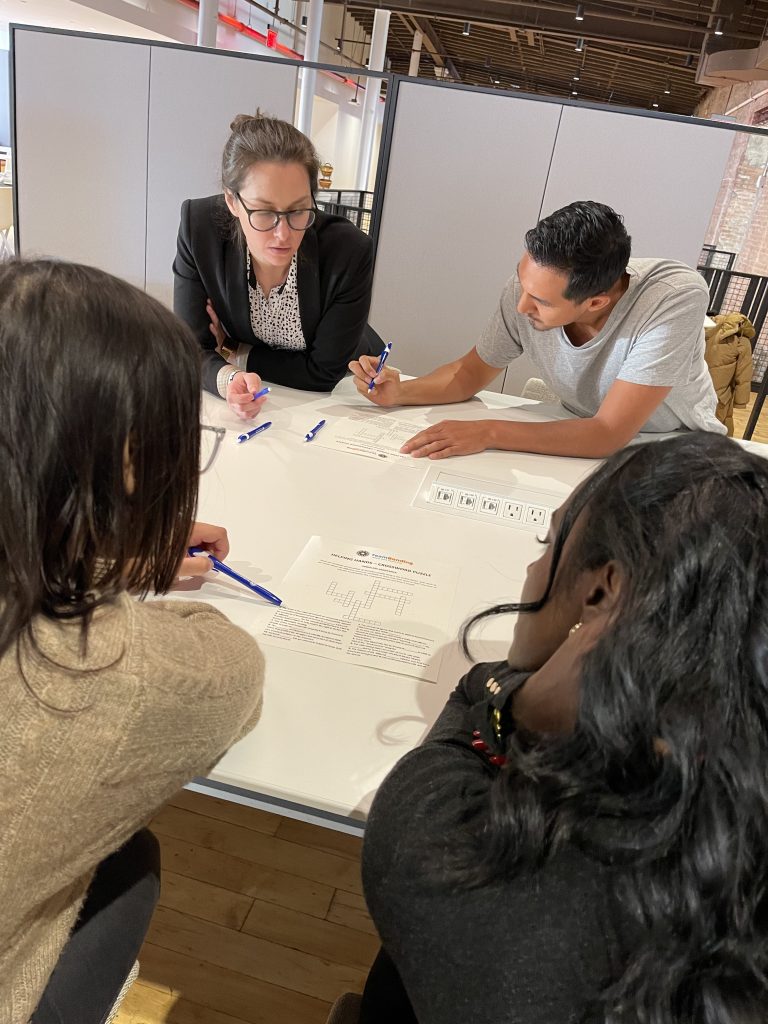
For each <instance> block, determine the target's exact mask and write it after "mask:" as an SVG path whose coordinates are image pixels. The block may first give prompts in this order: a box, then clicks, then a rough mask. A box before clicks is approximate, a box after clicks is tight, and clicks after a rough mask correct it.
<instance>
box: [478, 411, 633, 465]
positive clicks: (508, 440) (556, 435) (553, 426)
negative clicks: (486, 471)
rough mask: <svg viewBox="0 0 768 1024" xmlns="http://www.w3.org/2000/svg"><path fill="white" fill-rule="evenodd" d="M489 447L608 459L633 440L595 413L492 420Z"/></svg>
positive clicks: (537, 453)
mask: <svg viewBox="0 0 768 1024" xmlns="http://www.w3.org/2000/svg"><path fill="white" fill-rule="evenodd" d="M488 423H489V431H490V443H489V444H488V447H489V448H500V449H502V450H503V451H512V452H531V453H533V454H534V455H566V456H574V457H576V458H582V459H605V458H607V457H608V456H609V455H612V454H613V453H614V452H615V451H618V450H619V448H623V447H624V445H625V444H627V443H628V442H629V441H631V440H632V436H634V435H630V436H626V431H624V432H621V431H620V430H612V429H611V428H610V427H608V426H607V425H606V424H605V423H602V422H601V421H600V420H598V419H597V418H596V417H590V418H589V419H576V420H556V421H554V422H551V423H515V422H510V421H509V420H489V421H488Z"/></svg>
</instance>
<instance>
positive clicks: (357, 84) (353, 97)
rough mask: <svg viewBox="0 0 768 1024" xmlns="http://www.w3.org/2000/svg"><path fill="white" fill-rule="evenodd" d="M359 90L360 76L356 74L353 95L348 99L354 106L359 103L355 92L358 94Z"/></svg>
mask: <svg viewBox="0 0 768 1024" xmlns="http://www.w3.org/2000/svg"><path fill="white" fill-rule="evenodd" d="M359 91H360V76H359V75H358V76H357V81H356V82H355V95H354V96H351V97H350V100H349V102H350V103H351V104H352V106H354V107H356V106H358V105H359V103H360V100H359V99H358V98H357V94H358V92H359Z"/></svg>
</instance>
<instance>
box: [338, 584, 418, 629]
mask: <svg viewBox="0 0 768 1024" xmlns="http://www.w3.org/2000/svg"><path fill="white" fill-rule="evenodd" d="M337 586H338V584H337V582H336V580H334V581H333V582H332V583H330V584H329V585H328V589H327V590H326V594H327V595H328V596H329V597H330V598H331V600H332V601H333V603H334V604H340V605H341V606H342V608H346V609H348V611H347V612H346V614H345V615H344V618H345V619H349V620H350V621H352V620H354V619H356V618H357V614H358V612H360V611H370V610H371V608H373V603H374V601H376V600H377V599H378V600H380V601H394V603H395V612H394V613H395V615H396V616H398V617H401V616H402V614H403V612H404V611H405V607H406V605H408V604H410V602H411V595H410V594H409V593H407V592H406V591H405V590H398V588H397V587H391V586H388V585H387V584H385V583H382V582H381V581H380V580H374V581H373V583H372V584H371V586H370V588H369V589H368V590H364V591H363V595H362V597H358V596H357V591H356V590H347V591H343V592H342V591H337V589H336V588H337Z"/></svg>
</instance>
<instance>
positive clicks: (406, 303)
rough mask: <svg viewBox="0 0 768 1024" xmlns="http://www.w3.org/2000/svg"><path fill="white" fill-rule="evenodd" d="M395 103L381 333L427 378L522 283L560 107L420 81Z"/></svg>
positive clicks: (378, 280) (377, 286)
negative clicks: (519, 274) (524, 253)
mask: <svg viewBox="0 0 768 1024" xmlns="http://www.w3.org/2000/svg"><path fill="white" fill-rule="evenodd" d="M396 104H397V105H396V109H395V115H394V126H393V129H392V138H391V145H390V151H389V157H388V164H387V169H386V186H385V192H384V202H383V208H382V215H381V225H380V230H379V236H378V248H377V255H376V269H375V276H374V289H373V303H372V308H371V323H372V324H373V326H374V327H375V328H376V330H377V331H378V332H379V334H381V335H382V337H384V338H385V340H387V341H391V342H392V343H393V346H394V349H393V353H392V362H393V364H395V365H397V366H398V367H400V368H401V369H402V370H404V371H406V372H407V373H413V374H421V373H425V372H426V371H428V370H431V369H434V367H435V366H438V365H439V364H440V363H444V362H447V361H448V360H450V359H455V358H456V357H457V356H459V355H462V354H463V353H464V352H466V351H468V350H469V349H470V348H471V347H472V345H474V344H475V342H476V341H477V339H478V337H479V335H480V333H481V331H482V329H483V327H484V325H485V323H486V321H487V320H488V318H489V317H490V315H491V313H492V312H493V310H494V309H495V308H496V306H497V304H498V301H499V295H500V293H501V290H502V288H503V286H504V282H505V281H506V280H507V279H508V278H509V277H510V276H511V275H512V274H514V273H515V267H516V264H517V261H518V259H519V257H520V253H521V250H522V241H523V234H524V232H525V231H526V229H527V228H529V227H531V225H532V224H535V223H536V221H537V219H538V217H539V210H540V208H541V202H542V197H543V194H544V185H545V182H546V178H547V169H548V167H549V163H550V160H551V158H552V152H553V148H554V143H555V135H556V133H557V124H558V120H559V118H560V113H561V109H562V108H561V107H560V105H559V104H556V103H542V102H537V101H535V100H524V101H521V100H518V99H517V98H516V97H514V96H510V95H509V94H502V93H495V94H488V93H485V92H482V91H479V90H468V89H461V88H445V87H440V86H434V85H427V84H426V83H423V82H416V81H412V80H409V81H402V82H400V83H399V88H398V91H397V98H396ZM495 386H496V387H499V386H500V381H497V383H496V385H495Z"/></svg>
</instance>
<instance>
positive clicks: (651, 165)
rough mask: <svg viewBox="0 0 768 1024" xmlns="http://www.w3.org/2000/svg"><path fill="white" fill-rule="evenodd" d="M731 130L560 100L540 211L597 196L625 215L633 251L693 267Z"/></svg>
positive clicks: (730, 138)
mask: <svg viewBox="0 0 768 1024" xmlns="http://www.w3.org/2000/svg"><path fill="white" fill-rule="evenodd" d="M734 138H735V136H734V134H733V132H732V131H723V129H722V128H717V127H715V126H714V125H711V124H703V123H702V122H700V121H692V120H691V119H690V118H676V119H675V120H672V119H669V118H663V117H658V116H657V117H652V116H645V115H643V114H625V113H619V112H618V111H615V110H605V109H604V110H597V109H593V108H592V109H591V108H585V107H564V108H563V116H562V118H561V120H560V128H559V130H558V133H557V142H556V143H555V152H554V154H553V157H552V167H551V168H550V172H549V178H548V179H547V186H546V189H545V191H544V199H543V203H542V216H545V217H546V216H547V214H549V213H552V212H553V211H554V210H558V209H559V208H560V207H561V206H565V205H566V204H567V203H570V202H573V200H574V199H599V200H600V201H601V202H603V203H607V204H608V205H609V206H612V207H613V208H614V209H615V210H618V211H619V212H620V213H622V214H623V215H624V220H625V222H626V225H627V229H628V231H629V233H630V234H631V235H632V249H633V252H634V254H635V255H636V256H664V257H665V258H667V259H671V260H680V261H681V262H683V263H687V264H688V265H689V266H692V267H695V266H696V264H697V262H698V259H699V254H700V253H701V246H702V243H703V241H704V236H705V233H706V230H707V226H708V225H709V220H710V217H711V215H712V209H713V207H714V205H715V200H716V199H717V193H718V191H719V189H720V185H721V183H722V180H723V174H724V173H725V166H726V164H727V162H728V156H729V155H730V152H731V147H732V146H733V142H734Z"/></svg>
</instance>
